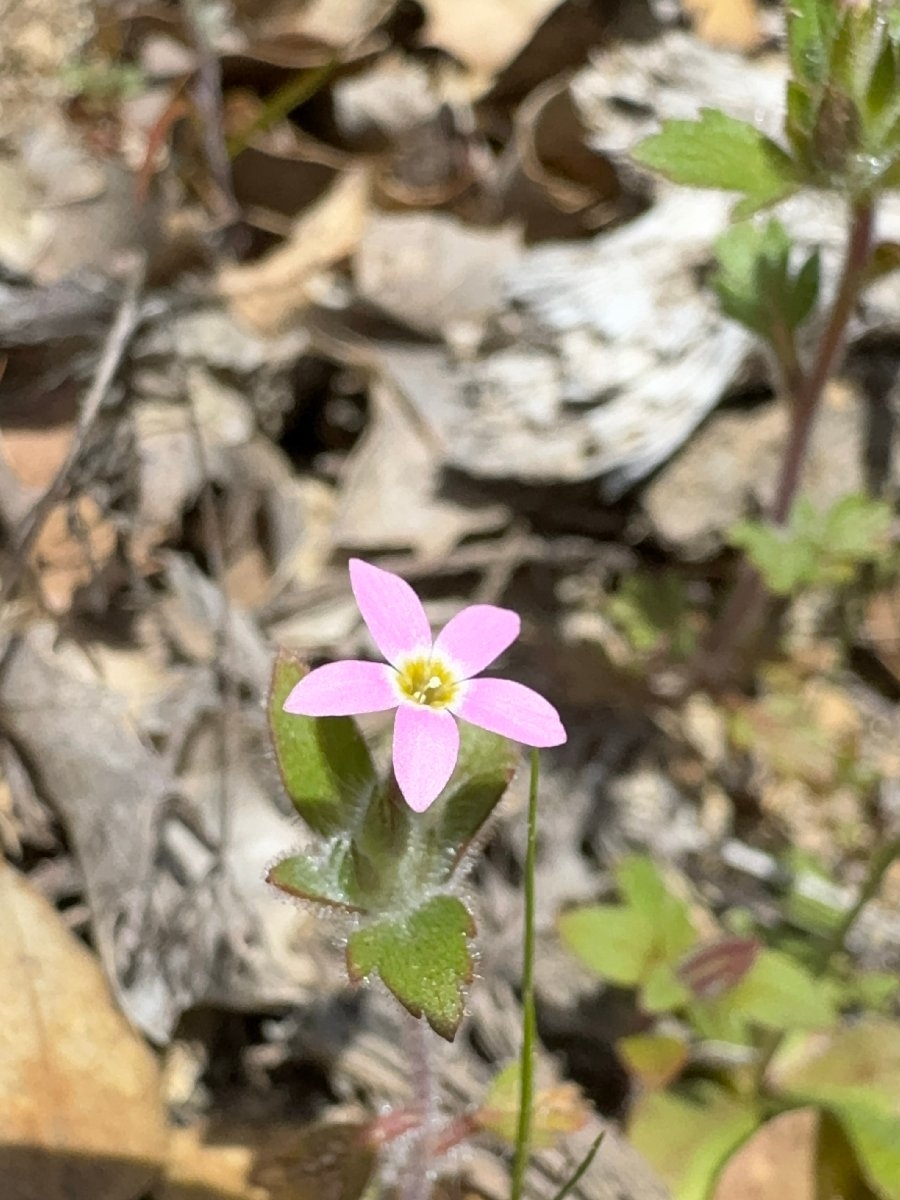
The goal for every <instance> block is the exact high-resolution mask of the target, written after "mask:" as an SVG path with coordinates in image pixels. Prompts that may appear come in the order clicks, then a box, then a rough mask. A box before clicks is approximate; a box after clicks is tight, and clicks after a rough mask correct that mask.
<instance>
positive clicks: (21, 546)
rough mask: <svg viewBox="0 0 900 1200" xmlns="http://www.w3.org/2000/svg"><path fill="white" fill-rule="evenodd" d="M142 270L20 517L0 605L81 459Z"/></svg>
mask: <svg viewBox="0 0 900 1200" xmlns="http://www.w3.org/2000/svg"><path fill="white" fill-rule="evenodd" d="M145 269H146V261H145V259H144V258H143V256H142V257H141V258H140V259H139V261H138V262H137V263H136V264H135V266H134V268H133V269H132V270H131V272H130V273H129V275H128V277H127V279H126V284H125V292H124V295H123V296H122V300H121V302H120V304H119V308H118V311H117V313H116V316H115V319H114V321H113V323H112V325H111V326H110V329H109V333H108V334H107V335H106V341H105V342H104V345H103V350H102V353H101V355H100V360H99V362H98V363H97V368H96V371H95V372H94V378H93V380H92V381H91V385H90V387H89V388H88V390H87V393H86V395H85V397H84V402H83V404H82V406H81V411H80V413H79V414H78V423H77V425H76V426H75V434H74V436H73V438H72V442H71V445H70V446H69V450H68V453H67V454H66V457H65V459H64V461H63V463H62V466H61V467H60V468H59V470H58V471H57V472H56V475H55V477H54V479H53V482H52V483H51V484H50V486H49V487H48V488H47V490H46V491H45V492H44V494H43V496H41V498H40V499H39V500H37V501H36V502H35V504H34V505H33V507H32V508H31V509H30V511H29V512H28V513H26V515H25V516H24V517H23V518H22V521H21V522H20V524H19V527H18V529H17V530H16V532H15V534H14V535H13V538H12V554H13V559H12V564H11V566H10V568H9V572H8V574H7V575H6V578H5V579H4V580H3V586H2V588H0V606H2V605H3V604H5V603H6V602H7V601H8V600H9V599H10V597H11V596H12V595H13V594H14V593H15V591H16V589H17V588H18V586H19V584H20V583H21V581H22V576H23V575H24V574H25V571H26V570H27V567H28V557H29V554H30V553H31V551H32V549H33V548H34V544H35V542H36V541H37V538H38V535H39V534H40V532H41V529H42V528H43V526H44V522H45V521H46V520H47V517H48V516H49V514H50V510H51V509H52V508H53V507H54V506H55V505H56V504H58V503H59V501H60V500H61V499H62V498H63V496H64V495H65V493H66V489H67V488H68V485H69V479H70V476H71V474H72V472H73V470H74V469H75V467H76V466H77V464H78V462H79V461H80V459H81V456H82V453H83V452H84V447H85V444H86V442H87V440H88V437H89V436H90V433H91V431H92V429H93V428H94V424H95V422H96V420H97V417H98V415H99V413H100V410H101V408H102V407H103V404H104V401H105V400H106V398H107V396H108V395H109V391H110V388H111V387H112V384H113V381H114V379H115V377H116V372H117V371H118V369H119V366H120V365H121V362H122V359H123V357H124V355H125V351H126V349H127V347H128V343H129V342H130V340H131V337H132V335H133V334H134V331H135V329H136V328H137V325H138V321H139V319H140V306H139V303H138V297H139V295H140V291H141V287H142V286H143V282H144V272H145Z"/></svg>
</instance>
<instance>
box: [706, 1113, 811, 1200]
mask: <svg viewBox="0 0 900 1200" xmlns="http://www.w3.org/2000/svg"><path fill="white" fill-rule="evenodd" d="M818 1127H819V1113H818V1111H817V1110H816V1109H814V1108H798V1109H794V1110H793V1111H792V1112H785V1113H781V1114H780V1115H779V1116H777V1117H773V1119H772V1120H771V1121H767V1122H766V1124H765V1125H763V1126H762V1128H761V1129H760V1130H758V1132H757V1133H755V1134H754V1135H753V1136H752V1137H751V1138H750V1139H749V1140H748V1141H747V1142H745V1143H744V1145H743V1146H742V1147H741V1149H740V1150H738V1152H737V1154H735V1155H733V1157H732V1158H730V1159H729V1160H728V1163H727V1165H726V1167H725V1169H724V1171H723V1172H722V1174H721V1175H720V1176H719V1182H718V1185H717V1186H716V1190H715V1192H714V1193H713V1200H783V1197H785V1196H790V1198H791V1200H815V1197H816V1153H817V1151H816V1140H817V1137H818Z"/></svg>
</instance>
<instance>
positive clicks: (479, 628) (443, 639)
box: [434, 604, 522, 679]
mask: <svg viewBox="0 0 900 1200" xmlns="http://www.w3.org/2000/svg"><path fill="white" fill-rule="evenodd" d="M521 628H522V622H521V621H520V620H519V616H518V613H514V612H511V611H510V610H509V609H508V608H497V607H495V605H493V604H472V605H471V606H470V607H469V608H464V609H463V610H462V612H458V613H457V614H456V616H455V617H451V618H450V620H449V621H448V622H447V624H446V625H445V626H444V628H443V629H442V630H441V632H440V633H439V634H438V635H437V637H436V638H435V640H434V646H435V649H436V650H441V651H442V652H443V653H444V654H446V655H447V657H448V658H451V659H452V660H453V662H454V663H456V664H457V666H458V667H459V668H460V669H461V671H462V673H463V675H464V677H465V678H466V679H468V678H469V676H470V675H477V674H478V672H479V671H483V670H484V668H485V667H487V666H490V664H491V663H492V662H493V661H494V659H495V658H499V656H500V655H501V654H502V653H503V651H504V650H505V649H506V648H507V646H511V645H512V643H513V642H514V641H515V640H516V638H517V637H518V636H519V630H520V629H521Z"/></svg>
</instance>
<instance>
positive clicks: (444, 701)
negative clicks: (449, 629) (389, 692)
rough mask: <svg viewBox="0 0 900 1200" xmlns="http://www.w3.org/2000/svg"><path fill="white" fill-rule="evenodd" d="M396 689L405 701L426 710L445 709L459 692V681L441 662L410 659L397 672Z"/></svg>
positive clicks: (429, 659)
mask: <svg viewBox="0 0 900 1200" xmlns="http://www.w3.org/2000/svg"><path fill="white" fill-rule="evenodd" d="M397 687H398V688H399V690H400V694H401V695H402V696H403V698H404V699H405V700H412V702H413V703H414V704H422V705H424V706H425V707H426V708H446V707H447V706H448V705H449V704H452V703H453V701H454V699H455V698H456V694H457V692H458V691H459V681H458V680H457V679H456V677H455V675H454V673H453V672H452V671H451V670H450V669H449V668H448V667H447V666H446V665H445V664H444V663H442V662H440V661H439V660H435V659H432V658H424V657H423V658H412V659H409V660H408V661H407V662H405V663H404V664H403V665H402V666H401V667H399V668H398V670H397Z"/></svg>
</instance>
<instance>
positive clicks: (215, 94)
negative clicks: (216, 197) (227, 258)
mask: <svg viewBox="0 0 900 1200" xmlns="http://www.w3.org/2000/svg"><path fill="white" fill-rule="evenodd" d="M181 7H182V10H183V12H184V18H185V24H186V25H187V27H188V32H189V33H190V36H191V41H192V42H193V43H194V50H195V51H196V54H197V75H196V79H195V80H194V84H193V89H192V90H193V94H194V102H195V104H196V105H197V110H198V112H199V114H200V124H201V138H202V140H203V153H204V154H205V155H206V163H207V166H208V167H209V170H210V174H211V175H212V177H213V179H214V180H215V182H216V186H217V187H218V189H219V194H220V196H221V198H222V201H223V204H224V211H223V213H222V219H223V221H224V223H225V224H226V225H232V224H234V222H235V221H237V220H238V219H239V218H240V215H241V206H240V204H238V200H237V196H235V194H234V184H233V182H232V178H231V160H230V158H229V155H228V150H227V148H226V138H225V113H224V108H223V104H222V67H221V65H220V63H219V57H218V55H217V54H216V51H215V49H214V47H213V46H212V45H211V44H210V40H209V37H208V35H207V32H206V27H205V25H204V23H203V15H202V13H201V11H200V7H199V4H198V0H182V4H181Z"/></svg>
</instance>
